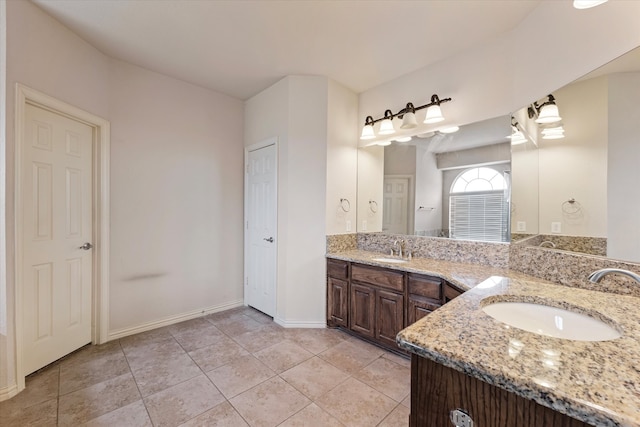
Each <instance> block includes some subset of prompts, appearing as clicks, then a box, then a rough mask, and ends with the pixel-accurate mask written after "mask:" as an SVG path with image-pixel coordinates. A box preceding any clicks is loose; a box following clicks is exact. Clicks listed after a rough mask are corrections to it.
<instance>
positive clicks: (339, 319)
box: [327, 260, 349, 328]
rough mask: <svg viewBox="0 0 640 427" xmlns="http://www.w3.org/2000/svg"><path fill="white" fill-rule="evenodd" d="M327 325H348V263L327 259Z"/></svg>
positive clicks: (344, 326) (345, 326)
mask: <svg viewBox="0 0 640 427" xmlns="http://www.w3.org/2000/svg"><path fill="white" fill-rule="evenodd" d="M327 325H328V326H336V327H337V326H340V327H343V328H348V327H349V264H348V263H346V262H344V261H337V260H328V261H327Z"/></svg>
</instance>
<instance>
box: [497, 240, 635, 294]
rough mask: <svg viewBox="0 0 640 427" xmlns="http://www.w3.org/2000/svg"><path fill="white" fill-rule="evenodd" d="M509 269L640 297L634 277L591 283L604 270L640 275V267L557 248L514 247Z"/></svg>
mask: <svg viewBox="0 0 640 427" xmlns="http://www.w3.org/2000/svg"><path fill="white" fill-rule="evenodd" d="M509 268H510V269H511V270H516V271H519V272H521V273H525V274H528V275H530V276H534V277H539V278H540V279H545V280H549V281H550V282H553V283H558V284H561V285H566V286H571V287H575V288H582V289H589V290H593V291H602V292H612V293H616V294H623V295H633V296H636V297H640V285H638V283H636V282H635V281H633V280H632V279H630V278H627V277H624V276H620V275H617V274H615V275H609V276H606V277H605V278H604V279H602V280H601V281H600V282H599V283H591V282H589V281H588V280H587V277H588V276H589V274H591V273H593V272H594V271H596V270H599V269H601V268H621V269H624V270H631V271H633V272H635V273H638V274H640V264H637V263H632V262H625V261H618V260H614V259H610V258H605V257H601V256H593V255H585V254H579V253H575V252H567V251H560V250H557V249H547V248H540V247H537V246H526V245H521V244H512V245H511V248H510V251H509Z"/></svg>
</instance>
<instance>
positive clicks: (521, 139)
mask: <svg viewBox="0 0 640 427" xmlns="http://www.w3.org/2000/svg"><path fill="white" fill-rule="evenodd" d="M510 138H511V145H519V144H524V143H525V142H527V138H526V137H525V136H524V134H523V133H522V132H521V131H516V132H514V133H513V134H512V135H511V136H510Z"/></svg>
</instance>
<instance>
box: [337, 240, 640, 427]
mask: <svg viewBox="0 0 640 427" xmlns="http://www.w3.org/2000/svg"><path fill="white" fill-rule="evenodd" d="M383 256H384V255H383V254H380V253H372V252H366V251H359V250H355V251H345V252H339V253H330V254H327V257H328V258H335V259H342V260H347V261H354V262H360V263H363V264H369V265H377V266H384V267H388V268H393V269H397V270H402V271H410V272H417V273H427V274H432V275H436V276H439V277H442V278H444V279H446V280H448V281H450V282H452V283H453V284H455V285H457V286H459V287H461V288H463V289H470V290H468V291H467V292H465V293H464V294H463V295H461V296H459V297H458V298H456V299H454V300H453V301H451V302H449V303H448V304H446V305H444V306H443V307H441V308H439V309H438V310H436V311H434V312H433V313H431V314H430V315H429V316H426V317H424V318H423V319H421V320H419V321H417V322H416V323H414V324H413V325H411V326H409V327H407V328H406V329H404V330H403V331H401V332H400V333H399V334H398V337H397V341H398V344H399V345H400V347H402V348H404V349H406V350H409V351H411V352H413V353H415V354H418V355H420V356H422V357H425V358H428V359H431V360H434V361H436V362H438V363H440V364H442V365H445V366H448V367H451V368H453V369H456V370H458V371H461V372H464V373H465V374H467V375H471V376H473V377H475V378H478V379H480V380H482V381H485V382H487V383H489V384H492V385H495V386H498V387H501V388H503V389H505V390H508V391H510V392H513V393H515V394H517V395H519V396H522V397H524V398H527V399H532V400H534V401H536V402H538V403H540V404H541V405H543V406H546V407H549V408H552V409H554V410H556V411H558V412H561V413H564V414H567V415H569V416H571V417H573V418H576V419H578V420H581V421H584V422H587V423H589V424H593V425H596V426H638V427H640V310H639V306H640V300H639V299H638V298H637V297H633V296H622V295H617V294H611V293H605V292H597V291H591V290H583V289H577V288H571V287H567V286H562V285H554V284H551V283H549V282H544V281H541V280H538V279H536V278H533V277H530V276H526V275H524V274H521V273H517V272H513V271H510V270H508V269H498V268H492V267H486V266H478V265H473V264H461V263H454V262H447V261H437V260H429V259H421V258H416V259H414V260H412V261H410V262H408V263H405V264H386V263H383V262H378V261H373V258H376V257H383ZM477 285H479V286H477ZM485 298H489V300H486V301H485V303H486V302H487V301H492V302H493V301H500V300H506V301H514V300H516V301H527V302H534V303H535V302H538V303H544V304H547V305H552V306H557V307H560V308H568V309H571V310H573V311H579V312H583V313H586V314H591V315H592V316H594V317H598V318H600V319H601V320H603V321H605V322H606V323H609V324H610V325H612V326H614V327H615V328H616V329H618V330H619V331H620V332H621V333H622V336H621V337H620V338H618V339H615V340H611V341H601V342H588V341H572V340H564V339H559V338H551V337H546V336H541V335H538V334H534V333H531V332H526V331H523V330H520V329H517V328H513V327H509V326H508V325H506V324H504V323H502V322H499V321H497V320H495V319H493V318H492V317H490V316H489V315H487V314H485V313H484V311H482V308H481V307H482V305H483V304H485V303H482V302H481V301H482V300H484V299H485Z"/></svg>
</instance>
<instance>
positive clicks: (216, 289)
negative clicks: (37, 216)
mask: <svg viewBox="0 0 640 427" xmlns="http://www.w3.org/2000/svg"><path fill="white" fill-rule="evenodd" d="M109 89H110V91H109V119H110V120H111V124H112V126H111V254H110V255H111V272H110V276H111V277H110V279H111V286H110V308H111V310H110V311H111V312H110V330H111V332H112V333H114V334H118V333H119V332H123V330H124V332H125V333H126V330H127V328H131V327H132V326H137V325H142V324H145V323H148V322H152V321H156V320H161V319H166V318H169V317H171V316H175V315H178V314H182V313H190V312H194V311H195V312H200V311H202V310H216V309H218V310H219V309H221V308H224V307H226V306H228V305H230V304H231V305H233V304H236V305H237V304H240V303H242V297H243V289H242V256H243V255H242V254H243V248H242V239H241V236H242V212H243V207H242V206H243V201H242V188H243V187H242V182H243V181H242V180H243V176H242V170H243V167H242V165H243V147H242V114H243V106H242V102H241V101H239V100H237V99H233V98H230V97H228V96H225V95H221V94H219V93H216V92H213V91H210V90H206V89H203V88H201V87H198V86H195V85H191V84H188V83H184V82H182V81H178V80H175V79H173V78H170V77H166V76H163V75H161V74H157V73H154V72H151V71H148V70H145V69H142V68H139V67H136V66H133V65H130V64H127V63H123V62H119V61H115V60H112V61H111V62H110V68H109Z"/></svg>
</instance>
